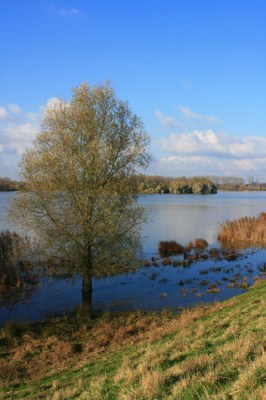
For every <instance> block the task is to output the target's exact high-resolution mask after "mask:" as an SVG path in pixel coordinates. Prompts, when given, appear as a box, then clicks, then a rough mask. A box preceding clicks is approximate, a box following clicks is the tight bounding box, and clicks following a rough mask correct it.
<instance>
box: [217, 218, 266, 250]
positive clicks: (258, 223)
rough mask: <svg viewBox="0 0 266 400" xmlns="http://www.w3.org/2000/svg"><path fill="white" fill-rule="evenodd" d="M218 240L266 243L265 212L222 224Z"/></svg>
mask: <svg viewBox="0 0 266 400" xmlns="http://www.w3.org/2000/svg"><path fill="white" fill-rule="evenodd" d="M218 240H219V241H221V242H231V243H238V242H248V243H254V244H255V243H257V244H266V213H265V212H262V213H260V214H259V216H258V217H257V218H256V217H242V218H239V219H235V220H232V221H226V222H225V223H224V224H222V226H221V229H220V233H219V235H218Z"/></svg>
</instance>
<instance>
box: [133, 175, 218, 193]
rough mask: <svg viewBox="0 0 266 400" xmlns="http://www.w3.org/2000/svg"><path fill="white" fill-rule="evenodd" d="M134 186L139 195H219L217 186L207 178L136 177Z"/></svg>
mask: <svg viewBox="0 0 266 400" xmlns="http://www.w3.org/2000/svg"><path fill="white" fill-rule="evenodd" d="M134 185H135V187H136V191H137V192H138V193H150V194H152V193H172V194H189V193H193V194H207V193H217V187H216V185H215V184H214V183H213V182H212V181H211V180H210V179H208V178H206V177H191V178H186V177H185V176H182V177H176V178H174V177H164V176H158V175H155V176H146V175H136V176H135V177H134Z"/></svg>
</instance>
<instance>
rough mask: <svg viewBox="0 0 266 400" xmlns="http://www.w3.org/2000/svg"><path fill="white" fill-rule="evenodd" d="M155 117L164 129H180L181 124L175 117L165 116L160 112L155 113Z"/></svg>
mask: <svg viewBox="0 0 266 400" xmlns="http://www.w3.org/2000/svg"><path fill="white" fill-rule="evenodd" d="M155 115H156V117H157V118H158V120H159V121H160V123H161V124H162V126H163V127H164V128H179V127H180V124H179V122H178V121H176V119H175V118H173V117H168V116H166V115H164V114H163V113H162V112H161V111H160V110H156V111H155Z"/></svg>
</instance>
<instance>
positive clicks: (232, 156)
mask: <svg viewBox="0 0 266 400" xmlns="http://www.w3.org/2000/svg"><path fill="white" fill-rule="evenodd" d="M157 147H158V149H160V151H161V152H163V153H162V154H161V157H160V158H159V159H158V161H157V162H156V164H157V167H158V168H159V170H160V173H163V174H166V175H179V176H180V175H216V174H218V175H238V174H239V176H244V177H245V176H247V175H248V174H249V173H251V172H252V173H253V174H255V173H256V174H257V176H260V177H261V179H262V180H264V181H266V138H265V137H262V136H246V137H243V138H240V137H234V136H230V135H227V134H225V133H218V132H215V131H214V130H211V129H209V130H205V131H200V130H194V131H192V132H188V133H180V134H176V133H172V134H171V135H169V136H168V137H162V138H161V139H159V140H158V141H157Z"/></svg>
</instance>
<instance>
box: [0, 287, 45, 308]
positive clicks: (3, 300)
mask: <svg viewBox="0 0 266 400" xmlns="http://www.w3.org/2000/svg"><path fill="white" fill-rule="evenodd" d="M40 289H41V286H40V285H39V284H38V281H37V280H35V281H34V280H31V281H30V282H23V284H22V285H21V286H19V287H4V288H3V287H1V288H0V306H4V307H5V308H6V309H7V310H8V311H11V310H12V309H13V308H14V307H15V306H16V305H17V304H18V303H28V302H29V301H30V299H31V297H32V296H33V295H36V294H37V293H38V292H39V291H40Z"/></svg>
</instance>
